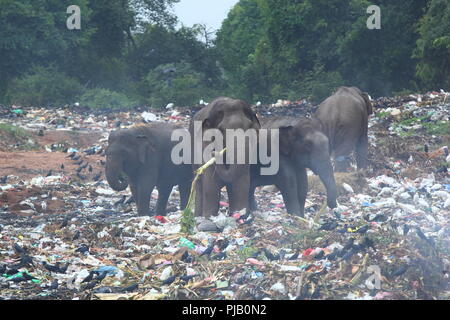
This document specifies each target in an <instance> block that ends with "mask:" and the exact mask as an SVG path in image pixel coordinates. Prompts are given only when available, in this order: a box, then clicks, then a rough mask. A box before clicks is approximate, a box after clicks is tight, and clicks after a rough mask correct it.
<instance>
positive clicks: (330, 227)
mask: <svg viewBox="0 0 450 320" xmlns="http://www.w3.org/2000/svg"><path fill="white" fill-rule="evenodd" d="M337 226H338V223H337V222H336V221H329V222H326V223H324V224H323V225H321V226H320V228H319V230H325V231H330V230H333V229H335V228H336V227H337Z"/></svg>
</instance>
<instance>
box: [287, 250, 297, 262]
mask: <svg viewBox="0 0 450 320" xmlns="http://www.w3.org/2000/svg"><path fill="white" fill-rule="evenodd" d="M299 254H300V250H299V249H297V251H295V253H294V254H293V255H292V256H290V257H289V258H288V260H297V259H298V255H299Z"/></svg>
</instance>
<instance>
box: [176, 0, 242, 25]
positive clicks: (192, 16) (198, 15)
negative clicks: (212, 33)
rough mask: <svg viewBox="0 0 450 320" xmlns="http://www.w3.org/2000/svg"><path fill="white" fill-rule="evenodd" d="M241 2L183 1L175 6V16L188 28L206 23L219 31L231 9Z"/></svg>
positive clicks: (229, 0) (217, 0)
mask: <svg viewBox="0 0 450 320" xmlns="http://www.w3.org/2000/svg"><path fill="white" fill-rule="evenodd" d="M238 1H239V0H181V1H180V2H179V3H176V4H175V5H174V8H175V14H176V15H177V16H178V18H179V20H180V21H181V22H182V23H183V24H184V25H186V26H187V27H192V25H193V24H195V23H205V24H206V25H207V26H208V27H211V28H213V29H215V30H217V29H219V28H220V26H221V24H222V21H223V20H224V19H225V18H226V17H227V14H228V12H229V11H230V9H231V8H232V7H233V6H234V5H235V4H236V3H237V2H238Z"/></svg>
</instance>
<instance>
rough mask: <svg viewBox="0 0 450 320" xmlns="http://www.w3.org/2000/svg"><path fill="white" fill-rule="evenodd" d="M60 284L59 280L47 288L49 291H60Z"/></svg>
mask: <svg viewBox="0 0 450 320" xmlns="http://www.w3.org/2000/svg"><path fill="white" fill-rule="evenodd" d="M58 286H59V283H58V280H56V279H55V280H53V282H52V283H51V284H50V286H48V287H47V290H56V289H58Z"/></svg>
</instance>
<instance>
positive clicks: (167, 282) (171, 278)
mask: <svg viewBox="0 0 450 320" xmlns="http://www.w3.org/2000/svg"><path fill="white" fill-rule="evenodd" d="M176 278H177V276H170V277H169V278H167V279H166V280H164V281H163V282H162V284H163V285H169V284H171V283H172V282H174V281H175V279H176Z"/></svg>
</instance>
